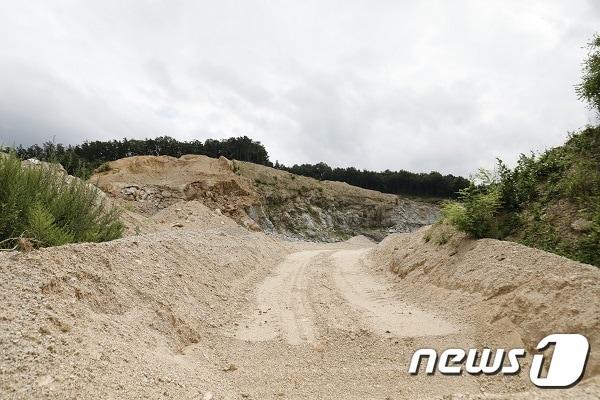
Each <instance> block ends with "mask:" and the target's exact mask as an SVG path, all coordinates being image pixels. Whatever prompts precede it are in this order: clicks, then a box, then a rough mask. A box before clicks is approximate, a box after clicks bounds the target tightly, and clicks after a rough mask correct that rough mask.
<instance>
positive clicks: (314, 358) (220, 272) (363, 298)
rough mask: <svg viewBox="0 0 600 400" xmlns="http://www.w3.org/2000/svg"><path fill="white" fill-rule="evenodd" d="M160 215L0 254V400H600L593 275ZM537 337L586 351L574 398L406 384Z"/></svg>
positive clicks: (474, 254)
mask: <svg viewBox="0 0 600 400" xmlns="http://www.w3.org/2000/svg"><path fill="white" fill-rule="evenodd" d="M155 217H156V218H155V219H154V217H153V219H152V222H151V223H148V226H147V227H146V228H147V229H148V232H149V233H145V234H142V235H139V236H131V237H128V238H125V239H121V240H117V241H114V242H109V243H103V244H80V245H69V246H62V247H57V248H50V249H43V250H37V251H33V252H30V253H26V254H22V253H14V252H13V253H4V254H0V274H1V279H0V301H1V302H2V304H3V307H2V309H1V311H0V327H1V329H0V349H1V353H0V354H1V359H0V393H1V395H2V396H0V397H2V398H22V399H31V398H60V399H63V398H78V399H79V398H90V399H91V398H94V399H98V398H107V399H109V398H140V399H141V398H176V399H197V398H204V399H210V398H213V399H237V398H254V399H265V398H274V399H280V398H290V399H300V398H301V399H318V398H324V399H365V398H375V399H413V398H442V397H444V398H452V396H454V397H457V398H460V397H462V398H535V397H539V398H565V397H569V398H598V394H599V393H600V391H599V388H600V384H599V382H598V372H599V368H598V365H599V363H598V356H597V351H596V350H595V348H596V347H597V346H598V331H599V330H598V315H600V304H599V302H598V299H599V298H600V292H599V290H600V280H599V279H598V278H599V277H600V272H599V271H598V269H595V268H592V267H590V266H586V265H583V264H579V263H576V262H572V261H569V260H566V259H564V258H561V257H558V256H554V255H551V254H548V253H545V252H543V251H539V250H534V249H529V248H527V247H524V246H519V245H516V244H512V243H507V242H498V241H494V240H482V241H470V240H466V239H464V238H462V237H460V235H458V234H456V233H452V232H450V233H440V232H439V231H438V230H439V229H440V228H439V227H437V228H435V229H433V230H428V229H424V230H421V231H419V232H417V233H414V234H397V235H392V236H390V237H389V238H388V239H386V240H385V241H384V242H383V243H381V244H379V245H377V244H375V243H374V242H372V241H370V240H369V239H367V238H364V237H357V238H353V239H352V240H350V241H347V242H341V243H331V244H325V243H310V242H285V241H282V240H280V239H277V238H274V237H271V236H268V235H266V234H264V233H257V232H250V231H248V230H246V229H244V228H242V227H240V226H239V225H238V224H236V223H235V222H233V221H232V220H230V219H229V218H227V217H225V216H223V215H220V214H219V213H217V212H215V211H213V210H210V209H208V208H206V207H204V206H203V205H202V204H200V203H198V202H187V203H183V204H179V203H178V204H174V205H173V206H172V207H170V208H167V209H165V210H164V211H162V214H156V216H155ZM176 221H179V222H176ZM175 223H177V226H173V225H174V224H175ZM179 225H181V226H179ZM151 232H153V233H151ZM428 232H429V234H428ZM440 234H443V236H444V237H445V238H446V241H445V244H436V242H441V241H440V240H439V238H438V236H437V235H440ZM446 235H449V236H446ZM426 237H429V240H428V241H427V240H426ZM448 238H449V239H448ZM547 332H577V333H582V334H585V335H586V336H587V337H588V339H589V340H590V343H591V344H592V349H593V350H592V355H591V358H590V361H589V364H588V369H587V372H586V377H585V379H584V381H583V382H581V383H580V384H579V385H577V386H576V387H575V388H572V389H569V390H566V391H565V390H553V391H541V390H534V389H533V388H534V387H533V385H532V384H531V383H530V382H529V380H528V378H527V374H526V373H522V374H520V375H516V376H501V375H497V376H471V375H466V374H464V375H462V376H459V377H457V376H444V375H440V374H435V375H433V376H430V375H425V374H423V373H421V374H419V375H417V376H412V375H409V374H408V373H407V368H408V363H409V361H410V358H411V356H412V353H413V352H414V351H415V350H416V349H418V348H422V347H432V348H435V349H437V350H439V351H442V350H444V349H446V348H449V347H459V348H471V347H476V348H481V347H493V348H495V347H504V348H509V347H518V346H523V347H526V348H528V349H529V348H530V347H531V346H532V344H535V342H536V341H537V340H539V339H540V338H541V337H543V336H544V335H545V333H547ZM523 367H524V371H527V368H526V367H527V360H525V363H524V364H523Z"/></svg>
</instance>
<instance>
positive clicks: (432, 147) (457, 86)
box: [0, 0, 600, 174]
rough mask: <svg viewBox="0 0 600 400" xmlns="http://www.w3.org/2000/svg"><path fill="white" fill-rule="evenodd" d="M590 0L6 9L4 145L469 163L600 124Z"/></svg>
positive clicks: (374, 164)
mask: <svg viewBox="0 0 600 400" xmlns="http://www.w3.org/2000/svg"><path fill="white" fill-rule="evenodd" d="M594 4H595V3H594V2H593V1H590V2H586V1H571V2H568V3H567V2H560V1H538V2H526V3H525V2H519V1H513V2H506V1H497V2H490V1H488V2H481V1H454V2H445V1H429V2H418V3H416V2H385V1H382V2H371V1H351V2H347V1H338V2H323V1H309V2H291V1H290V2H262V1H245V2H234V1H220V2H196V1H123V0H121V1H103V2H77V1H53V2H47V1H39V2H38V3H37V4H36V5H33V2H17V1H14V2H6V1H4V2H2V4H1V5H0V48H2V49H3V51H2V52H0V142H4V143H8V144H13V143H24V144H31V143H34V142H42V141H45V140H49V139H51V138H52V137H53V136H55V137H56V140H57V141H59V142H65V143H76V142H80V141H82V140H85V139H107V138H120V137H124V136H127V137H146V136H147V137H150V136H156V135H163V134H169V135H171V136H174V137H178V138H181V139H192V138H198V139H206V138H209V137H214V138H218V137H229V136H232V135H241V134H247V135H249V136H251V137H253V138H254V139H258V140H261V141H262V142H263V143H265V145H266V146H267V148H268V150H269V152H270V154H271V157H272V159H273V160H275V159H277V160H279V161H280V162H284V163H286V164H291V163H299V162H317V161H325V162H327V163H329V164H332V165H354V166H357V167H360V168H370V169H409V170H417V171H429V170H432V169H437V170H440V171H442V172H452V173H461V174H468V173H470V172H472V171H474V170H475V169H476V168H478V167H479V166H490V165H491V164H492V163H493V162H494V158H495V157H496V156H499V157H501V158H504V159H507V160H508V161H512V160H514V159H516V157H517V156H518V154H519V153H520V152H528V151H529V150H530V149H535V150H542V149H544V148H545V147H547V146H552V145H557V144H559V143H561V142H562V141H563V140H564V138H565V137H566V134H567V131H570V130H575V129H578V128H580V127H582V126H583V125H585V124H586V123H588V122H589V121H590V113H589V112H588V111H587V110H586V109H585V107H584V105H583V104H582V103H580V102H579V101H578V100H577V99H576V96H575V93H574V90H573V85H574V84H576V83H577V82H578V79H579V76H580V63H581V60H582V59H583V58H584V56H585V54H586V52H585V49H583V48H582V47H583V45H584V44H585V43H586V42H587V40H588V39H589V38H590V37H591V36H592V35H593V34H594V32H595V31H594V30H595V29H596V28H597V26H599V25H598V22H599V16H600V8H598V7H597V6H595V5H594Z"/></svg>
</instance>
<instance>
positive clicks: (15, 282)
mask: <svg viewBox="0 0 600 400" xmlns="http://www.w3.org/2000/svg"><path fill="white" fill-rule="evenodd" d="M189 206H191V204H190V205H189ZM194 208H195V211H197V210H198V207H194ZM204 211H205V212H209V211H208V210H204ZM165 212H166V213H175V215H177V216H179V215H181V216H182V223H183V224H188V223H187V222H186V219H188V220H190V222H189V223H190V224H191V223H192V222H191V220H192V219H193V218H195V216H194V215H189V214H188V212H189V210H188V209H187V208H186V209H184V208H183V207H182V208H181V210H178V209H175V210H168V211H165ZM163 217H165V218H166V216H163ZM158 218H159V219H160V218H161V216H159V217H158ZM221 218H225V217H219V218H218V219H219V220H221ZM167 219H168V218H167ZM215 219H217V217H215ZM203 221H204V222H206V220H203ZM225 221H226V222H225V223H224V224H222V223H221V221H213V222H216V223H215V224H214V225H215V226H214V229H213V228H211V227H209V226H206V225H204V228H203V229H202V230H193V229H183V228H171V229H172V230H171V231H163V232H159V233H156V234H148V235H144V236H133V237H129V238H125V239H121V240H117V241H113V242H108V243H102V244H78V245H69V246H62V247H56V248H49V249H42V250H37V251H34V252H31V253H25V254H23V253H14V252H13V253H4V254H2V255H0V273H1V279H0V302H1V303H2V309H1V311H0V325H1V326H2V329H1V330H0V354H1V360H0V393H3V395H2V396H0V397H3V398H6V397H10V398H40V397H45V396H49V397H55V398H81V397H85V398H106V397H109V398H136V397H137V398H147V397H148V396H149V397H154V398H156V397H162V396H169V392H171V393H173V391H177V392H178V393H179V396H183V397H185V398H198V396H202V394H203V393H204V391H205V390H206V388H207V384H206V382H207V380H210V371H211V370H214V368H215V365H214V364H215V362H216V361H215V359H212V360H211V361H209V360H208V359H207V358H204V357H200V358H199V359H198V358H197V357H194V358H193V359H190V358H189V357H186V355H185V354H186V351H187V349H188V348H189V347H190V346H192V347H196V349H197V351H199V352H200V353H202V352H205V353H207V354H211V351H210V349H200V350H198V347H200V348H202V346H203V345H205V339H206V337H207V336H208V335H211V332H213V331H214V330H215V329H219V328H220V327H223V326H226V325H227V324H230V323H232V322H231V321H232V320H234V319H235V318H236V317H237V314H236V310H239V309H242V308H243V306H242V304H246V303H247V301H248V299H247V296H248V290H249V288H252V287H253V285H254V284H255V281H260V280H261V279H262V278H263V277H264V276H265V275H266V274H267V273H268V271H269V270H270V268H272V267H273V265H274V264H276V263H277V262H278V261H279V260H280V259H282V257H283V256H284V255H285V254H286V253H287V251H288V250H287V248H286V247H285V246H284V245H283V244H280V243H278V242H276V241H275V240H273V239H271V238H269V237H267V236H265V235H264V234H261V233H250V232H248V231H247V230H245V229H243V228H241V227H239V226H238V225H237V224H236V223H235V222H233V221H231V220H229V219H225ZM199 222H200V221H194V223H199ZM157 225H160V221H158V222H157ZM203 343H204V344H203ZM212 357H216V356H214V355H211V358H212ZM217 368H221V367H220V366H219V367H217ZM198 370H201V371H204V374H198V373H197V371H198Z"/></svg>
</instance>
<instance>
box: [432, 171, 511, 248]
mask: <svg viewBox="0 0 600 400" xmlns="http://www.w3.org/2000/svg"><path fill="white" fill-rule="evenodd" d="M459 200H460V202H455V201H450V202H447V203H445V204H444V205H443V207H442V215H443V217H444V218H445V219H446V220H447V221H448V222H449V223H451V224H452V225H454V226H456V227H457V228H458V229H459V230H461V231H463V232H466V233H468V234H470V235H471V236H473V237H476V238H482V237H496V236H497V231H498V229H497V220H496V215H497V214H498V211H499V207H500V205H501V193H500V188H499V186H498V184H497V183H496V182H495V179H494V178H493V177H492V176H491V174H489V173H488V172H486V171H483V170H481V171H479V174H478V175H477V176H476V177H475V178H474V179H473V182H472V183H471V186H469V187H467V188H465V189H462V190H461V191H460V192H459Z"/></svg>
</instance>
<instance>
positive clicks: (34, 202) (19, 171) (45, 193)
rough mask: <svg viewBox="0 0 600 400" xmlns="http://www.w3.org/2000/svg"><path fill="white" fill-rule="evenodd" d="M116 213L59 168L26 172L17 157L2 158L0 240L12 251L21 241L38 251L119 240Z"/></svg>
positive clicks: (91, 189) (34, 167) (92, 190)
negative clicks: (65, 245)
mask: <svg viewBox="0 0 600 400" xmlns="http://www.w3.org/2000/svg"><path fill="white" fill-rule="evenodd" d="M122 232H123V225H122V224H121V222H120V220H119V215H118V212H117V210H116V209H115V208H109V207H108V206H107V205H106V204H103V202H102V201H101V197H100V193H99V191H98V190H97V189H96V188H94V187H92V186H90V185H88V184H86V183H85V182H83V181H80V180H78V179H75V178H70V177H68V176H67V175H65V174H64V173H62V172H61V171H59V170H58V169H56V168H52V167H50V166H42V165H32V166H28V167H22V166H21V162H20V160H19V159H18V158H17V157H16V156H15V155H14V154H2V155H1V156H0V241H1V243H2V244H1V246H2V247H3V248H12V247H15V245H16V244H17V243H18V241H19V239H23V238H25V239H28V240H30V241H31V242H32V243H33V244H34V245H35V246H36V247H45V246H55V245H61V244H66V243H75V242H102V241H107V240H112V239H116V238H119V237H121V235H122Z"/></svg>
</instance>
